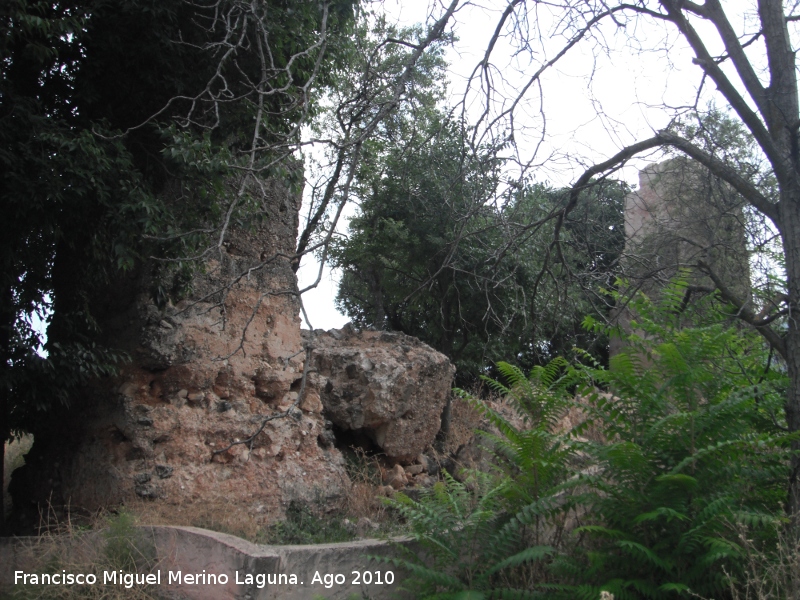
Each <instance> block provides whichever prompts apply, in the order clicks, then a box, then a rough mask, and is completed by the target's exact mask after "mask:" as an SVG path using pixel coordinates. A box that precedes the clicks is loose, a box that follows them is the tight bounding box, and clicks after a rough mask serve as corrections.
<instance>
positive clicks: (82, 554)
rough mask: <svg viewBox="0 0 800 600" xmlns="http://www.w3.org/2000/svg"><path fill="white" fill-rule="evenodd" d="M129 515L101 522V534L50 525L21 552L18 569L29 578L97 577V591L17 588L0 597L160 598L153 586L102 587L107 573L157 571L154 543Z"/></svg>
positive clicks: (56, 599)
mask: <svg viewBox="0 0 800 600" xmlns="http://www.w3.org/2000/svg"><path fill="white" fill-rule="evenodd" d="M135 524H136V523H135V519H134V518H133V516H132V515H130V514H127V513H120V514H119V515H116V516H104V517H102V518H98V520H97V523H96V526H98V527H100V526H102V527H103V529H102V530H94V531H86V530H81V529H77V528H75V527H73V526H72V525H71V523H70V522H65V523H64V522H62V523H55V522H48V523H45V524H44V526H43V527H41V529H42V531H45V532H46V533H44V534H42V535H40V536H39V537H38V538H36V539H35V540H34V541H31V542H30V543H28V544H27V545H26V546H25V547H23V548H22V550H21V552H20V558H19V561H20V562H19V563H18V564H19V565H20V566H22V567H24V570H25V572H26V573H36V574H39V575H41V574H54V573H61V572H62V571H64V572H66V573H71V574H89V573H93V574H95V575H96V576H97V579H98V581H97V583H95V584H93V585H31V584H28V585H15V586H13V587H11V588H10V589H9V590H8V591H7V592H6V594H5V595H3V596H2V597H4V598H9V599H12V600H45V599H46V600H78V599H81V600H155V599H157V598H160V597H161V596H159V595H158V593H157V588H155V586H153V587H151V586H148V585H133V586H131V587H125V585H121V584H117V585H112V584H109V585H104V584H103V572H104V571H109V572H110V571H117V572H118V571H120V570H123V571H125V572H126V573H138V574H147V573H150V572H153V571H155V570H156V569H157V568H158V563H157V561H156V558H155V546H154V544H153V541H152V540H150V539H148V538H147V535H146V533H144V532H143V531H142V530H139V529H137V528H136V527H135Z"/></svg>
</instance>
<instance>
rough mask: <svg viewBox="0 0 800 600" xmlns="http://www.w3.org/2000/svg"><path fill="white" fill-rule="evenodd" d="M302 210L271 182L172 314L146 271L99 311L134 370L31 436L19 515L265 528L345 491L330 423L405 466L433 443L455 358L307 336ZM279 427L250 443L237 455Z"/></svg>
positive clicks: (363, 339)
mask: <svg viewBox="0 0 800 600" xmlns="http://www.w3.org/2000/svg"><path fill="white" fill-rule="evenodd" d="M298 203H299V198H297V197H292V196H291V195H289V194H288V192H286V190H284V189H282V188H281V187H280V186H278V185H275V184H270V185H266V186H265V195H264V197H263V210H264V219H263V220H262V225H260V226H259V227H258V228H255V229H253V230H247V231H243V230H238V231H232V232H230V238H231V240H232V241H231V242H230V243H227V244H226V245H225V246H224V248H223V249H222V250H221V251H220V252H218V253H217V254H215V256H214V258H213V259H212V260H210V261H208V262H207V263H206V265H205V266H206V268H205V270H204V272H203V273H202V274H201V275H198V276H197V277H196V278H195V281H194V282H193V291H192V295H191V297H189V298H187V299H184V300H183V301H181V302H180V303H178V304H176V305H174V306H172V305H170V306H167V307H166V308H164V309H159V308H157V307H156V306H155V304H154V303H153V302H152V301H151V300H150V297H149V294H148V293H147V292H146V290H148V288H149V282H148V281H147V280H146V277H144V276H142V275H141V274H140V275H139V276H137V277H136V278H130V279H128V280H125V281H121V282H120V283H119V285H118V286H116V287H114V289H110V290H108V294H107V297H105V298H101V299H96V309H95V312H96V314H97V315H98V321H99V322H100V323H101V326H102V328H103V331H104V334H105V336H106V343H107V344H108V345H110V346H114V347H116V348H119V349H121V350H124V351H125V352H127V354H128V355H129V356H130V358H131V360H130V362H129V363H127V364H125V365H124V366H123V367H122V369H121V372H120V374H119V376H117V377H115V378H113V379H108V380H100V381H96V382H95V383H94V384H93V385H91V386H89V387H88V388H87V389H86V390H84V391H83V392H82V393H81V394H80V395H77V396H76V397H75V398H74V399H73V402H72V406H71V408H70V410H68V411H64V412H63V413H61V414H58V415H56V416H55V418H52V415H51V418H48V419H46V420H43V421H42V425H41V428H40V429H39V430H37V431H35V432H33V433H34V434H35V439H36V442H35V444H34V447H33V450H32V452H31V453H30V454H29V455H28V457H27V465H26V467H24V468H23V469H22V470H19V471H17V472H16V473H15V477H14V480H13V481H12V494H13V496H14V502H15V505H16V506H30V505H31V503H34V504H36V503H38V504H39V505H42V504H47V503H51V504H54V505H69V506H71V507H72V508H73V509H85V510H88V511H94V510H96V509H98V508H100V507H106V506H113V505H117V504H120V503H132V502H141V501H148V502H153V503H154V506H163V507H167V508H168V507H170V506H171V507H175V508H176V510H182V511H183V512H184V514H187V513H192V512H198V511H201V510H205V509H206V507H208V506H216V507H221V509H222V510H224V511H226V512H229V513H236V512H237V511H238V512H240V513H242V514H246V515H250V516H258V518H263V520H264V521H268V520H271V519H273V518H274V517H276V516H278V515H279V514H280V513H282V508H283V507H284V506H286V505H287V504H288V503H289V502H291V501H293V500H299V501H302V502H307V503H313V504H319V505H322V506H327V505H331V504H333V503H335V502H336V501H337V500H338V499H339V498H340V497H342V496H343V495H344V494H346V492H347V491H348V489H349V487H350V485H351V482H350V480H349V478H348V476H347V473H346V471H345V469H344V462H345V461H344V458H343V457H342V454H341V453H340V451H339V450H338V449H337V444H339V442H338V441H337V439H336V437H335V435H334V431H333V430H332V425H331V421H333V422H334V423H336V424H337V425H338V427H339V428H341V429H353V430H361V431H363V432H364V433H366V434H367V435H369V436H370V437H371V438H372V439H373V440H374V442H375V443H376V444H377V445H378V446H379V447H380V448H381V449H383V451H384V452H385V453H386V454H387V455H388V456H389V457H391V458H393V459H395V460H398V461H400V460H405V459H409V458H413V457H416V456H417V455H418V454H420V452H422V451H423V450H424V449H425V447H426V446H428V445H429V444H431V443H432V442H433V440H434V438H435V436H436V434H437V432H438V430H439V427H440V416H441V413H442V408H443V407H444V405H445V403H446V401H447V398H448V396H449V392H450V385H451V381H452V377H453V373H454V370H455V369H454V367H453V366H452V365H451V364H450V363H449V362H448V360H447V359H446V358H445V357H444V356H443V355H441V354H439V353H437V352H435V351H433V350H432V349H431V348H429V347H428V346H425V345H424V344H422V343H421V342H419V341H418V340H416V339H415V338H410V337H408V336H405V335H402V334H389V333H380V332H361V333H358V332H353V331H349V330H348V331H346V332H342V331H337V330H334V331H333V332H332V333H330V334H328V333H324V332H315V333H314V334H311V333H309V334H308V336H307V338H306V339H305V340H304V339H303V337H302V336H301V331H300V320H299V312H300V305H299V301H298V298H297V296H296V293H297V282H296V279H295V275H294V272H293V271H292V269H291V264H290V259H289V258H284V257H291V256H292V254H293V253H294V244H295V238H296V235H297V225H298V216H297V215H298ZM273 257H274V258H273ZM248 271H249V275H248V276H242V274H243V273H247V272H248ZM231 282H235V283H233V284H232V283H231ZM305 346H309V347H310V348H311V350H310V356H311V359H310V363H309V368H310V369H309V377H308V381H307V385H306V386H305V388H303V386H302V374H303V369H304V362H305V358H306V349H305ZM301 388H302V390H301ZM301 391H302V397H301V396H300V394H301ZM276 415H284V416H282V417H280V418H274V419H273V420H270V421H269V422H267V423H266V424H265V425H264V427H263V430H262V431H261V432H260V433H259V434H258V435H257V436H256V437H255V438H254V439H253V441H252V443H248V444H238V445H234V446H232V447H230V448H228V449H225V448H227V447H228V446H230V445H231V443H232V442H236V441H238V440H245V439H247V438H249V437H250V436H252V435H253V434H254V433H255V432H256V431H258V430H259V428H260V427H261V425H262V424H263V423H264V422H265V420H266V418H267V417H275V416H276ZM167 512H168V511H167Z"/></svg>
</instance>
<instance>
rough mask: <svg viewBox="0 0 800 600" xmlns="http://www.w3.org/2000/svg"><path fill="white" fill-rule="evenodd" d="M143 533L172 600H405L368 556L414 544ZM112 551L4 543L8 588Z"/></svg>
mask: <svg viewBox="0 0 800 600" xmlns="http://www.w3.org/2000/svg"><path fill="white" fill-rule="evenodd" d="M138 531H139V532H140V533H141V534H143V536H144V538H145V540H146V542H145V543H146V544H147V545H151V547H152V549H154V551H155V555H156V556H155V558H156V560H157V566H156V567H155V569H154V570H153V573H157V574H158V576H159V579H160V584H156V585H159V586H160V588H161V589H162V590H163V591H164V592H166V593H167V595H169V596H171V597H176V598H187V599H191V600H271V599H281V600H295V599H297V600H301V599H303V600H306V599H311V598H314V597H322V598H329V599H336V600H339V599H342V600H344V599H349V598H351V597H356V598H362V597H363V598H373V599H375V600H381V599H384V598H398V597H403V596H402V595H398V592H399V587H400V585H401V584H402V583H403V579H404V578H405V574H404V573H402V572H400V571H399V570H398V569H397V568H395V567H393V566H392V565H390V564H386V563H384V562H378V561H371V560H369V559H368V558H367V557H368V556H381V557H387V558H390V557H395V556H397V555H398V553H399V550H398V547H397V544H399V545H402V546H406V547H408V546H409V545H410V544H411V542H410V541H409V540H407V539H401V540H397V541H396V542H394V543H390V542H385V541H382V540H374V539H368V540H357V541H354V542H345V543H340V544H319V545H313V546H265V545H258V544H253V543H250V542H248V541H247V540H243V539H241V538H237V537H235V536H232V535H227V534H224V533H217V532H214V531H208V530H205V529H199V528H196V527H140V528H138ZM104 547H105V539H104V537H103V535H102V532H91V533H88V534H85V535H75V536H70V537H53V538H35V537H34V538H0V589H2V588H5V589H8V588H9V587H13V586H14V585H15V583H14V577H15V571H23V572H24V573H41V572H42V571H38V570H37V569H39V568H41V567H37V563H38V564H43V563H46V560H47V557H48V556H52V555H59V556H62V557H64V556H66V557H69V562H71V563H74V564H75V565H80V564H89V563H91V562H93V560H96V559H97V558H99V557H100V556H101V555H102V552H103V549H104ZM42 559H44V560H42ZM62 568H63V569H65V570H66V572H67V573H71V572H72V573H74V574H77V573H78V572H80V570H79V569H78V568H77V567H75V568H74V569H70V568H69V566H68V565H64V566H62ZM390 573H391V575H390ZM94 574H95V575H96V577H97V583H96V584H95V585H118V586H120V585H123V584H122V581H121V577H122V574H121V573H119V572H116V573H114V572H110V573H108V575H107V578H108V579H109V580H111V578H112V577H114V576H116V584H115V583H111V582H109V583H105V584H104V583H103V582H104V575H105V574H104V572H102V571H101V572H97V573H94ZM139 575H140V577H141V576H142V575H144V574H139ZM365 580H366V581H365ZM389 580H391V581H392V583H388V581H389ZM367 582H370V583H367ZM18 585H21V584H18ZM140 585H143V586H147V585H149V584H147V583H144V582H142V583H141V584H140Z"/></svg>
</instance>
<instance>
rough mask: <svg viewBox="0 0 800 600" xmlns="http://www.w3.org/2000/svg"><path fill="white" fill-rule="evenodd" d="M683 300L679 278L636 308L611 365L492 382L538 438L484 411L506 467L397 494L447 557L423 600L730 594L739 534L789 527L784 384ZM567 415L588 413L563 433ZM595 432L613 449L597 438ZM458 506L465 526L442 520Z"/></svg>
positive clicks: (424, 577)
mask: <svg viewBox="0 0 800 600" xmlns="http://www.w3.org/2000/svg"><path fill="white" fill-rule="evenodd" d="M680 297H681V286H680V284H676V285H674V286H673V287H672V288H670V289H669V290H668V291H667V293H666V294H665V295H664V300H663V301H662V302H661V303H660V305H659V306H653V305H651V304H650V303H649V302H648V301H647V299H646V298H643V297H640V298H639V299H637V300H636V301H635V303H634V305H633V308H634V310H635V311H636V313H637V314H638V318H637V320H636V321H634V323H633V328H634V330H635V331H636V332H637V333H635V334H632V335H629V336H627V344H628V345H627V349H626V350H625V351H624V352H622V353H621V354H619V355H618V356H616V357H615V358H614V359H613V360H612V363H611V368H610V369H608V370H605V369H602V368H600V367H599V366H597V365H595V364H588V365H587V364H580V363H577V364H574V365H571V364H568V363H567V362H566V361H564V360H562V359H558V360H556V361H554V362H553V363H551V364H550V365H549V366H548V367H546V368H542V369H535V370H534V371H533V373H532V374H531V376H530V377H529V378H525V377H523V376H522V373H520V372H519V370H517V369H515V368H514V367H511V366H509V365H501V366H500V372H501V373H502V375H503V376H504V378H505V385H501V384H499V383H495V384H494V386H495V387H496V388H498V389H502V390H503V391H504V392H505V393H506V395H507V397H508V398H509V399H510V401H511V402H513V403H514V404H515V405H516V407H517V408H518V410H520V411H521V412H522V413H523V414H524V415H525V416H526V417H527V418H528V420H529V424H530V428H529V429H527V430H522V431H520V430H517V429H515V428H514V427H512V426H511V425H509V424H508V423H507V422H505V421H504V420H503V419H501V418H500V417H499V416H497V415H495V414H494V413H492V412H491V411H490V410H489V409H488V408H486V407H483V410H484V412H485V414H486V415H487V416H489V417H490V419H491V420H492V422H493V423H494V424H495V426H496V427H497V429H498V430H499V432H500V434H499V435H495V436H490V438H491V441H492V442H493V444H494V451H495V453H496V455H497V457H498V464H499V465H500V468H499V471H498V472H497V473H494V474H483V475H478V474H475V480H476V481H483V482H484V483H481V484H480V485H476V486H474V487H473V488H472V489H469V488H467V489H465V488H464V487H463V484H457V483H456V482H454V481H452V480H450V481H448V483H447V484H445V485H443V486H442V487H440V488H438V489H437V490H436V491H435V492H434V493H432V494H429V495H426V496H423V497H422V498H421V499H420V501H419V502H412V501H410V500H408V499H401V500H400V502H402V503H403V504H404V508H403V510H404V512H405V514H406V516H407V517H408V518H409V519H410V521H411V522H412V523H413V524H414V526H415V531H417V534H416V535H417V538H418V539H419V540H420V542H421V543H423V545H424V546H425V548H426V549H429V551H430V549H431V548H434V547H436V546H437V545H441V546H445V547H447V548H449V549H450V559H449V560H447V561H442V560H438V562H437V561H436V560H434V562H433V568H432V569H429V570H424V569H422V568H421V567H420V566H419V565H411V566H414V568H416V569H417V570H416V571H413V572H414V573H415V577H416V582H417V586H418V588H419V589H420V590H421V592H422V593H421V594H420V597H426V595H427V596H430V597H433V596H434V595H436V594H444V595H443V596H441V597H456V596H454V595H453V594H457V593H465V592H467V591H470V592H472V594H473V595H471V596H470V597H471V598H489V597H493V598H498V597H520V598H522V597H530V598H534V597H535V598H540V597H553V598H559V597H563V598H585V599H586V600H596V599H597V598H598V597H599V596H600V593H601V591H606V592H610V593H612V594H613V595H614V597H615V598H616V599H617V600H626V599H638V598H652V599H661V598H678V597H690V596H691V595H692V594H699V595H701V596H705V597H710V596H713V597H716V598H720V597H724V596H727V595H729V594H730V589H729V585H728V581H729V578H734V579H735V578H737V577H741V574H742V573H743V572H744V568H745V563H746V558H747V552H746V551H745V550H744V549H743V548H742V545H741V544H740V543H739V541H738V540H739V538H738V534H737V528H738V527H740V526H742V525H744V526H747V527H748V531H749V532H750V536H751V538H752V539H753V543H754V544H756V545H757V546H765V547H766V546H769V544H772V543H774V538H775V531H776V527H780V524H781V522H782V516H781V503H782V501H783V500H784V498H785V482H786V480H787V475H788V471H787V469H788V455H789V452H790V449H789V446H790V443H791V441H792V440H793V439H794V437H792V436H789V435H787V434H786V433H785V425H784V423H782V422H780V421H779V419H778V417H777V415H779V414H781V412H782V410H781V404H782V388H783V386H785V377H784V375H783V374H782V373H781V372H780V371H775V370H774V369H773V370H771V369H770V366H769V365H770V364H771V363H772V359H771V357H768V355H767V352H766V351H765V349H764V348H763V344H762V342H761V340H760V339H759V338H757V337H755V336H754V335H751V334H746V333H742V332H741V331H739V330H737V329H736V328H735V327H732V326H730V325H729V324H727V323H725V322H716V323H714V322H710V323H709V322H708V321H706V322H704V323H700V324H699V325H695V326H688V325H686V320H687V316H686V315H685V314H682V313H680V311H678V310H676V299H678V298H680ZM586 325H587V326H588V327H591V328H599V325H598V324H596V323H594V322H592V321H588V322H587V324H586ZM576 392H578V394H579V395H578V398H579V400H576V399H575V393H576ZM473 402H475V403H476V404H477V405H480V401H479V400H473ZM570 408H572V409H573V410H578V411H580V412H582V413H583V415H584V419H583V421H582V422H581V423H579V424H573V425H571V426H570V427H567V428H566V430H564V431H563V432H561V433H558V432H557V431H558V427H556V421H558V419H559V418H560V416H561V415H563V414H564V413H565V412H566V411H567V410H569V409H570ZM589 428H594V429H595V430H598V431H599V432H601V434H602V436H601V438H600V439H601V440H602V441H591V440H588V439H586V438H585V433H586V432H587V431H588V429H589ZM465 494H470V495H471V496H470V499H469V502H465V501H464V495H465ZM455 505H458V506H463V507H464V510H462V512H460V513H458V518H457V519H455V520H451V521H448V520H446V519H443V518H441V516H442V511H441V508H442V507H447V506H455ZM454 514H455V513H454ZM456 530H457V532H456ZM454 536H455V538H457V539H454ZM463 540H469V541H470V544H469V545H466V544H465V543H464V542H463ZM407 562H408V563H409V564H410V563H413V561H411V560H409V561H407ZM409 568H410V567H409ZM531 572H534V573H535V574H536V577H535V578H531V577H530V576H528V575H529V574H530V573H531ZM448 594H451V595H450V596H448ZM436 597H440V596H436Z"/></svg>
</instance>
